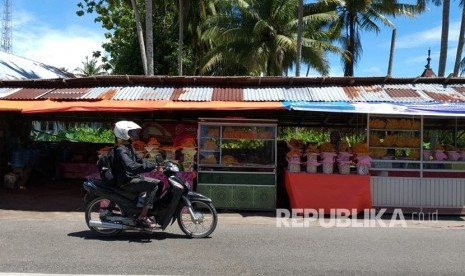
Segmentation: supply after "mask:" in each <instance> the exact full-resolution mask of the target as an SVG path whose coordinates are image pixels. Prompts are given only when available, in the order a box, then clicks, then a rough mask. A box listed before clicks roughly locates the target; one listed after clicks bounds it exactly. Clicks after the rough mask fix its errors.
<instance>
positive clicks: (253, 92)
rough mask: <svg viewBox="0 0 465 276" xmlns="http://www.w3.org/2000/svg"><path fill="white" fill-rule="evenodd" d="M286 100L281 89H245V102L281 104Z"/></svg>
mask: <svg viewBox="0 0 465 276" xmlns="http://www.w3.org/2000/svg"><path fill="white" fill-rule="evenodd" d="M284 99H285V97H284V92H283V88H281V87H263V88H262V87H260V88H245V89H244V101H247V102H279V101H283V100H284Z"/></svg>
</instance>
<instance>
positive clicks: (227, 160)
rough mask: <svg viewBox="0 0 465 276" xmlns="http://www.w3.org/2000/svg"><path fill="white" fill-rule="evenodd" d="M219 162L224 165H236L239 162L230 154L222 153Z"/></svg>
mask: <svg viewBox="0 0 465 276" xmlns="http://www.w3.org/2000/svg"><path fill="white" fill-rule="evenodd" d="M221 164H224V165H237V164H239V162H238V161H237V159H236V158H234V157H233V156H232V155H224V156H223V157H221Z"/></svg>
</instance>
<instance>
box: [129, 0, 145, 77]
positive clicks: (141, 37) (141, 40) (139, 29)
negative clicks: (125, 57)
mask: <svg viewBox="0 0 465 276" xmlns="http://www.w3.org/2000/svg"><path fill="white" fill-rule="evenodd" d="M131 3H132V8H133V9H134V17H135V19H136V28H137V38H138V39H139V48H140V56H141V59H142V67H143V68H144V75H147V56H146V55H145V44H144V34H143V32H142V24H141V21H140V15H139V9H138V8H137V4H136V0H131Z"/></svg>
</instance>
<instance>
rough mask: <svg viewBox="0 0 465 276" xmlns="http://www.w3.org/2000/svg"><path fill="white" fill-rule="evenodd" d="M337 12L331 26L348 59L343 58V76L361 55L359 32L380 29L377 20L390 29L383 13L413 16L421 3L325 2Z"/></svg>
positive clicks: (389, 0) (391, 0)
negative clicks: (338, 36) (335, 31)
mask: <svg viewBox="0 0 465 276" xmlns="http://www.w3.org/2000/svg"><path fill="white" fill-rule="evenodd" d="M328 2H330V6H332V5H336V6H335V7H334V8H335V9H336V11H337V13H338V20H337V21H336V22H335V23H334V24H333V25H332V28H335V30H338V31H339V32H340V41H341V44H342V45H343V47H344V48H345V49H346V50H347V54H348V58H344V59H343V63H344V76H353V75H354V67H355V64H356V63H357V61H358V60H359V59H360V57H361V53H362V45H361V40H360V38H361V34H360V32H361V31H374V32H376V33H379V32H380V28H379V26H378V25H377V22H380V23H382V24H384V25H386V26H388V27H391V28H393V27H394V24H393V23H392V22H391V21H390V20H389V19H388V17H387V16H391V17H396V16H398V15H405V16H410V17H412V16H414V15H415V14H417V13H419V12H421V11H423V10H424V6H423V7H422V6H420V5H413V4H403V3H399V2H398V1H395V0H351V1H337V0H335V1H328Z"/></svg>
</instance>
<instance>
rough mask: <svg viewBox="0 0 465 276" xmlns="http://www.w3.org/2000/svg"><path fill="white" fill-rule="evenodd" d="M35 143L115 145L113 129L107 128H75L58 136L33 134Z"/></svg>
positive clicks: (60, 132)
mask: <svg viewBox="0 0 465 276" xmlns="http://www.w3.org/2000/svg"><path fill="white" fill-rule="evenodd" d="M31 139H32V140H33V141H50V142H60V141H70V142H89V143H113V142H114V136H113V132H112V131H111V129H107V128H91V127H85V126H84V127H75V128H71V129H68V130H66V131H59V132H58V133H56V134H50V133H46V132H38V131H34V130H33V131H32V132H31Z"/></svg>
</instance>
